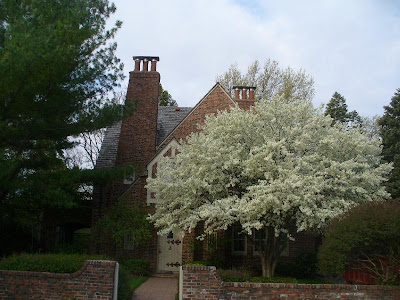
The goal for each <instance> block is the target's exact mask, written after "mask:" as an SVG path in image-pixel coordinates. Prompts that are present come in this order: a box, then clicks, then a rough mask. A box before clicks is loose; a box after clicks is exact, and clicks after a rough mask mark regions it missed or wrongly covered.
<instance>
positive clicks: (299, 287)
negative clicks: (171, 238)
mask: <svg viewBox="0 0 400 300" xmlns="http://www.w3.org/2000/svg"><path fill="white" fill-rule="evenodd" d="M180 278H181V283H180V289H181V290H180V296H181V299H193V300H194V299H196V300H197V299H218V300H227V299H253V300H257V299H282V298H284V299H299V300H303V299H324V300H330V299H354V300H355V299H363V300H399V299H400V287H392V286H376V285H369V286H367V285H347V284H340V285H336V284H289V283H286V284H284V283H248V282H223V281H222V280H221V279H220V278H219V276H218V274H217V272H216V268H215V267H203V266H201V267H199V266H183V267H182V268H181V274H180Z"/></svg>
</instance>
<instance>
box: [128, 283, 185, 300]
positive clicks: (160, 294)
mask: <svg viewBox="0 0 400 300" xmlns="http://www.w3.org/2000/svg"><path fill="white" fill-rule="evenodd" d="M177 292H178V278H164V277H150V278H149V279H147V280H146V282H145V283H143V284H142V285H141V286H139V287H138V288H137V289H136V290H135V291H134V292H133V297H132V300H175V297H176V293H177Z"/></svg>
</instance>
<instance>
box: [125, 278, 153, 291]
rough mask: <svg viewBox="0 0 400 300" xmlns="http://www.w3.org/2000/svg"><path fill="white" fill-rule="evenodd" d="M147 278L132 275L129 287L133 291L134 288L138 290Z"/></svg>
mask: <svg viewBox="0 0 400 300" xmlns="http://www.w3.org/2000/svg"><path fill="white" fill-rule="evenodd" d="M147 279H148V277H131V278H130V279H129V287H130V289H131V291H132V292H133V291H134V290H136V289H137V288H138V287H139V286H140V285H141V284H142V283H143V282H145V281H146V280H147Z"/></svg>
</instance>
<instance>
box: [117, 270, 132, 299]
mask: <svg viewBox="0 0 400 300" xmlns="http://www.w3.org/2000/svg"><path fill="white" fill-rule="evenodd" d="M131 278H132V277H131V275H130V274H129V272H128V271H127V270H126V269H125V268H124V266H123V265H120V266H119V273H118V300H130V299H131V298H132V290H131V287H130V281H131Z"/></svg>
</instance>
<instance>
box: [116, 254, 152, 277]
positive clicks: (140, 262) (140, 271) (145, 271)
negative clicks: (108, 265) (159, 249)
mask: <svg viewBox="0 0 400 300" xmlns="http://www.w3.org/2000/svg"><path fill="white" fill-rule="evenodd" d="M120 262H121V264H122V265H123V267H124V269H126V271H127V272H129V273H130V274H131V275H137V276H147V275H149V273H150V263H149V261H148V260H147V259H141V258H137V259H121V260H120Z"/></svg>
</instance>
